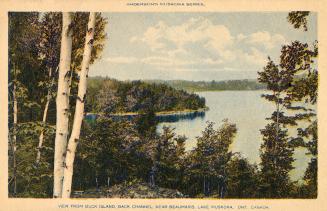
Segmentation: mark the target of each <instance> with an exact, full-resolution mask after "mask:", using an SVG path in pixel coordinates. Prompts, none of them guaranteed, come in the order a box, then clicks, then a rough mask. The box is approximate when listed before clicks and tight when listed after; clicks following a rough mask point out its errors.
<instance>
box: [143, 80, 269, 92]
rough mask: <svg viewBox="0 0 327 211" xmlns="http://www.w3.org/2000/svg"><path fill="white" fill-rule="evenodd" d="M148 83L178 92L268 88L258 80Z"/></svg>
mask: <svg viewBox="0 0 327 211" xmlns="http://www.w3.org/2000/svg"><path fill="white" fill-rule="evenodd" d="M146 82H150V83H155V84H167V85H169V86H171V87H173V88H175V89H178V90H186V91H188V92H201V91H226V90H259V89H265V88H266V86H265V85H264V84H262V83H259V82H258V81H257V80H251V79H244V80H228V81H215V80H212V81H210V82H209V81H183V80H169V81H162V80H148V81H146Z"/></svg>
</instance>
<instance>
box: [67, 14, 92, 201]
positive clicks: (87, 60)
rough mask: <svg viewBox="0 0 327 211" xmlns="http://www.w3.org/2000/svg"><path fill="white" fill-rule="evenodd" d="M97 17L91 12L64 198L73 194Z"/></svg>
mask: <svg viewBox="0 0 327 211" xmlns="http://www.w3.org/2000/svg"><path fill="white" fill-rule="evenodd" d="M95 16H96V13H94V12H90V16H89V22H88V27H87V32H86V36H85V46H84V53H83V61H82V68H81V72H80V73H79V76H80V80H79V84H78V94H77V96H78V97H77V100H76V108H75V115H74V122H73V128H72V133H71V136H70V138H69V142H68V147H67V152H66V159H65V165H66V166H65V169H64V181H63V191H62V198H69V197H70V194H71V186H72V177H73V170H74V169H73V167H74V158H75V152H76V147H77V144H78V140H79V136H80V132H81V125H82V121H83V117H84V102H85V96H86V86H87V81H86V80H87V74H88V70H89V65H90V60H91V52H92V46H93V39H94V28H95Z"/></svg>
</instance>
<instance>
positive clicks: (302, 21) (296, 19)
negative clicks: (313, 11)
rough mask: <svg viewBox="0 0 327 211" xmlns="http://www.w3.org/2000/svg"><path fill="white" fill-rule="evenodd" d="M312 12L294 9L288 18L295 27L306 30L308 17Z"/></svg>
mask: <svg viewBox="0 0 327 211" xmlns="http://www.w3.org/2000/svg"><path fill="white" fill-rule="evenodd" d="M309 14H310V12H308V11H294V12H290V13H289V14H288V16H287V20H288V21H289V22H290V23H291V24H292V25H293V26H294V28H296V29H299V28H303V30H304V31H307V30H308V26H307V23H308V21H307V17H308V15H309Z"/></svg>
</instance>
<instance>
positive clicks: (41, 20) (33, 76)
mask: <svg viewBox="0 0 327 211" xmlns="http://www.w3.org/2000/svg"><path fill="white" fill-rule="evenodd" d="M61 18H62V17H61V13H57V12H47V13H42V14H41V13H37V12H10V13H9V14H8V19H9V23H8V24H9V46H8V47H9V51H8V54H9V55H8V56H9V65H8V68H9V69H8V72H9V86H8V92H9V105H8V108H9V131H10V137H9V144H10V148H9V149H10V150H9V152H8V155H9V156H8V164H9V165H8V166H9V168H8V173H9V179H8V188H9V195H10V196H19V197H50V196H51V195H52V193H51V192H52V183H53V178H52V174H53V145H54V143H53V142H54V127H53V125H54V124H55V121H56V109H55V102H54V101H50V105H49V110H48V118H47V122H46V123H42V117H43V112H44V105H45V104H46V101H48V100H51V99H53V98H54V97H55V90H56V80H55V79H56V77H57V73H56V69H57V67H58V64H59V54H60V42H61V40H60V38H61V28H62V20H61ZM87 20H88V13H76V14H75V16H74V22H73V23H74V28H73V29H74V32H75V33H74V35H73V36H74V37H73V39H74V41H73V42H74V43H73V45H74V46H75V47H74V49H73V50H74V51H73V53H74V54H73V57H72V62H73V65H74V66H73V65H72V69H73V70H74V78H73V79H74V81H75V82H76V80H77V77H76V75H77V71H78V67H79V66H80V62H81V60H79V57H78V55H81V54H83V49H84V41H83V39H85V34H86V25H87ZM96 22H97V28H96V29H95V40H94V42H95V44H94V45H95V49H94V52H92V62H93V61H95V60H96V59H98V58H99V57H100V54H101V52H102V50H103V46H104V41H105V38H106V35H105V32H104V27H105V25H106V24H107V21H106V20H105V19H104V18H103V17H101V15H100V14H99V15H98V16H97V18H96ZM80 42H82V43H83V45H78V44H81V43H80ZM76 52H79V53H81V54H78V53H76ZM14 87H15V90H14ZM74 92H76V84H75V83H72V93H74ZM14 94H15V100H16V101H17V110H18V115H17V119H18V123H17V124H14V123H13V113H14V112H13V110H14V108H13V101H14V99H13V97H14ZM73 109H74V106H73V105H72V110H73ZM41 131H44V141H43V146H42V148H41V161H40V163H39V164H38V165H35V159H36V154H37V146H38V141H39V139H38V138H39V135H40V133H41ZM14 136H16V140H17V141H16V142H17V143H13V137H14ZM14 145H16V148H17V151H16V152H15V153H14V152H13V149H14ZM15 164H16V165H17V167H16V168H15V167H14V166H15ZM15 178H16V179H15ZM15 183H16V184H17V186H16V187H17V188H16V189H17V191H16V192H17V193H16V195H15V190H14V189H15V185H14V184H15Z"/></svg>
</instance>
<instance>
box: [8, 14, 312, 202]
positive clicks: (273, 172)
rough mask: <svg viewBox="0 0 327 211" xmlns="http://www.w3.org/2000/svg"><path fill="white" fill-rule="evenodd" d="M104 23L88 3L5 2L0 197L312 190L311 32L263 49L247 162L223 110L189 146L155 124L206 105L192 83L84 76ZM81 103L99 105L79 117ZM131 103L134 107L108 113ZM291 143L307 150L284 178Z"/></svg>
mask: <svg viewBox="0 0 327 211" xmlns="http://www.w3.org/2000/svg"><path fill="white" fill-rule="evenodd" d="M308 15H310V13H309V12H291V13H289V15H288V17H287V20H288V22H289V23H290V24H292V25H293V26H294V27H295V28H296V29H297V28H300V29H299V30H301V28H303V29H304V32H303V33H305V31H306V30H307V29H308V27H309V26H307V21H306V19H307V17H308ZM287 20H286V18H285V24H289V23H287ZM107 23H108V20H106V19H105V18H103V17H102V15H101V13H95V12H90V13H86V12H85V13H84V12H76V13H67V12H63V13H61V12H46V13H36V12H14V13H9V52H8V54H9V65H8V67H9V69H8V75H9V84H8V91H9V96H8V101H9V104H8V108H9V115H8V120H9V125H8V129H9V137H8V146H9V147H8V167H9V168H8V174H9V177H8V192H9V197H41V198H52V197H53V198H68V197H132V198H172V197H185V198H187V197H191V198H204V197H210V198H316V197H317V172H318V169H317V167H318V165H317V162H318V136H317V128H318V125H317V114H316V110H315V109H312V107H315V106H316V103H317V90H318V70H317V69H316V67H317V58H318V45H317V43H315V44H313V45H311V44H307V43H301V42H299V41H294V42H291V43H289V44H285V45H284V46H282V49H281V52H280V60H279V61H277V62H276V61H273V60H272V59H270V58H269V61H268V63H267V64H266V65H265V66H264V67H263V69H262V70H260V71H259V72H258V82H260V83H261V84H262V86H263V87H266V89H267V93H266V94H264V95H263V96H262V97H263V98H264V99H265V100H267V101H268V102H271V103H272V104H273V105H274V106H275V107H274V108H275V110H274V111H273V112H272V114H271V115H270V116H268V117H267V125H265V126H264V125H263V126H262V129H261V131H260V132H261V134H262V144H261V147H260V152H259V153H260V158H261V162H260V163H258V164H253V163H250V162H249V161H248V160H247V158H245V157H242V156H241V155H240V153H238V152H231V151H230V150H229V149H230V146H231V145H232V144H233V141H234V140H235V137H236V135H237V132H238V126H237V125H235V124H234V123H232V122H230V121H228V120H224V121H223V122H221V124H219V126H216V125H215V123H212V122H208V123H207V125H206V128H205V129H204V130H203V131H202V132H201V135H200V136H199V137H197V138H196V146H195V147H194V148H193V149H192V150H189V151H187V150H186V149H185V143H186V142H187V141H188V140H187V138H186V137H185V136H180V135H177V134H176V133H175V132H174V128H170V127H163V128H162V130H161V131H160V133H159V132H158V131H157V124H158V122H157V120H156V118H155V112H156V111H163V110H182V109H197V108H199V107H204V106H205V101H204V99H202V98H199V97H198V96H197V95H194V94H188V93H187V92H185V91H180V90H179V91H178V90H176V89H174V88H172V87H170V86H167V85H162V84H149V83H145V82H140V81H134V82H119V81H116V80H113V79H101V80H100V79H97V78H88V77H87V76H88V70H89V66H90V65H92V64H93V63H94V61H96V60H97V59H99V58H100V55H101V53H102V51H103V49H104V47H105V46H104V43H105V42H104V41H105V39H107V36H106V33H105V26H106V25H107ZM109 30H110V28H109ZM230 83H232V82H230ZM254 83H255V84H256V82H254ZM213 84H217V85H215V86H220V85H218V84H220V82H217V83H216V82H215V83H213ZM226 84H228V82H226ZM245 84H248V82H246V83H245ZM226 86H227V87H228V86H229V85H226ZM235 86H236V85H235ZM246 86H247V85H246ZM255 86H256V85H255ZM84 104H85V107H84ZM240 106H241V105H240ZM88 111H96V112H98V111H99V112H100V111H101V112H104V115H102V116H101V117H99V118H97V119H96V120H95V121H94V122H88V121H83V118H84V115H85V113H86V112H88ZM130 111H140V115H139V116H138V117H137V118H135V119H133V120H123V119H122V120H114V119H113V118H111V117H110V115H107V114H110V113H112V112H130ZM300 122H305V123H307V124H305V126H302V124H300ZM290 128H296V129H297V134H296V135H293V136H291V135H290V133H289V130H290ZM249 141H251V140H249ZM298 147H304V148H306V149H307V150H308V154H309V155H310V157H311V160H310V162H309V165H308V167H307V169H306V171H305V173H304V176H303V178H302V179H301V181H292V180H291V179H290V171H291V170H292V169H294V166H293V162H294V156H293V155H294V150H295V149H297V148H298ZM144 190H149V191H144ZM142 191H143V192H142ZM81 193H82V194H81Z"/></svg>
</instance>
